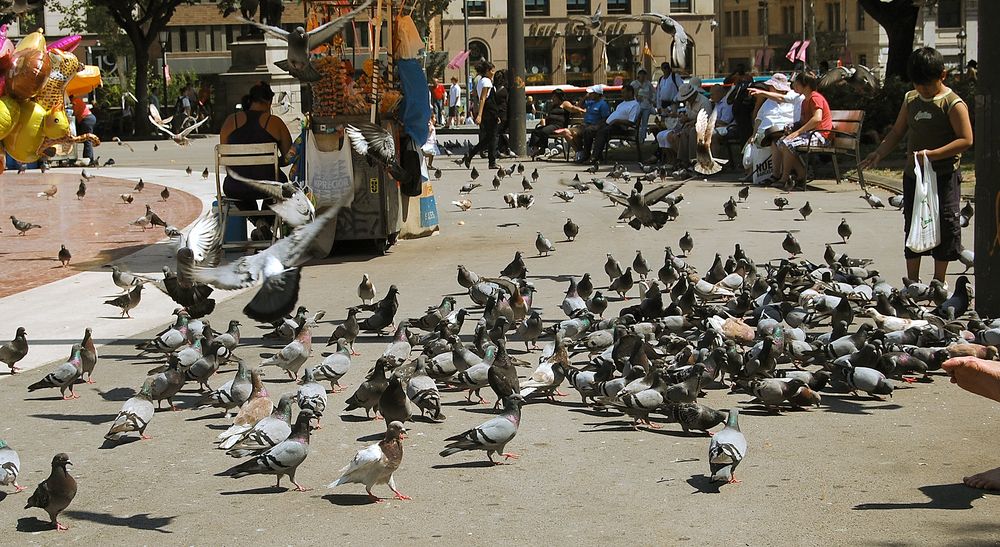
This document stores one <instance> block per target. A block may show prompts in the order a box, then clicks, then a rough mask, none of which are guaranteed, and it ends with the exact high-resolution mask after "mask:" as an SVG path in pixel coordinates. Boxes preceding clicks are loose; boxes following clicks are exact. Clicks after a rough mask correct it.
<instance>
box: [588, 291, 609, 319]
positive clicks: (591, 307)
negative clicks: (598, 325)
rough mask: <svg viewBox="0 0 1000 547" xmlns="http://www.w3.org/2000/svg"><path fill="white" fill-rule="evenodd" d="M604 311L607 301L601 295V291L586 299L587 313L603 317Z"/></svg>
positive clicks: (606, 307)
mask: <svg viewBox="0 0 1000 547" xmlns="http://www.w3.org/2000/svg"><path fill="white" fill-rule="evenodd" d="M606 309H608V299H607V298H605V297H604V295H603V294H601V291H597V292H595V293H594V295H593V296H592V297H590V298H588V299H587V311H589V312H590V313H593V314H595V315H597V316H599V317H603V316H604V310H606Z"/></svg>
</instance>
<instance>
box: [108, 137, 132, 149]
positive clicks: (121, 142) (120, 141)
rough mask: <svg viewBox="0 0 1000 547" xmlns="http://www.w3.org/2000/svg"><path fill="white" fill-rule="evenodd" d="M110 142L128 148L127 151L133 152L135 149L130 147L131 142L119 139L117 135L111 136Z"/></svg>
mask: <svg viewBox="0 0 1000 547" xmlns="http://www.w3.org/2000/svg"><path fill="white" fill-rule="evenodd" d="M111 142H113V143H115V144H117V145H118V146H124V147H125V148H128V151H129V152H135V149H134V148H132V145H131V144H129V143H127V142H125V141H123V140H121V139H120V138H118V137H112V138H111Z"/></svg>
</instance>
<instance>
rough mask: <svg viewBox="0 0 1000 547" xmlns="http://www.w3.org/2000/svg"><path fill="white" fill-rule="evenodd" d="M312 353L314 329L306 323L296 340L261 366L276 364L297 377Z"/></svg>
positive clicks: (293, 376)
mask: <svg viewBox="0 0 1000 547" xmlns="http://www.w3.org/2000/svg"><path fill="white" fill-rule="evenodd" d="M310 355H312V331H311V330H310V328H309V325H308V324H306V325H302V327H301V329H300V330H299V333H298V334H297V335H296V337H295V339H294V340H292V341H291V342H289V343H288V344H287V345H286V346H285V347H283V348H281V351H280V352H278V353H277V354H276V355H274V356H272V357H270V358H268V359H265V360H264V361H263V362H261V364H260V366H262V367H266V366H276V367H278V368H280V369H282V370H284V371H285V374H288V377H289V378H292V379H295V377H296V376H297V375H298V373H299V369H300V368H301V367H302V365H304V364H305V362H306V360H307V359H309V356H310Z"/></svg>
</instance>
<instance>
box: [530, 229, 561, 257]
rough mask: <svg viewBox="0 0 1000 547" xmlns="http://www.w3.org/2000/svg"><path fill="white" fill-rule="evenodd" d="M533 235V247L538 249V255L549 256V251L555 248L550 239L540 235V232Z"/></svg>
mask: <svg viewBox="0 0 1000 547" xmlns="http://www.w3.org/2000/svg"><path fill="white" fill-rule="evenodd" d="M537 234H538V235H537V236H536V237H535V249H538V256H549V253H551V252H552V251H554V250H556V247H555V245H553V244H552V240H550V239H549V238H547V237H545V236H543V235H542V232H537Z"/></svg>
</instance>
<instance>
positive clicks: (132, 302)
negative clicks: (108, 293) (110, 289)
mask: <svg viewBox="0 0 1000 547" xmlns="http://www.w3.org/2000/svg"><path fill="white" fill-rule="evenodd" d="M140 300H142V283H141V282H140V283H138V284H136V286H135V288H134V289H132V290H131V291H129V292H128V293H127V294H123V295H121V296H119V297H118V298H112V299H111V300H105V301H104V303H105V304H108V305H110V306H115V307H118V308H121V310H122V314H121V316H122V317H128V318H129V319H131V318H132V315H131V314H130V313H129V312H130V311H132V310H133V309H135V307H136V306H138V305H139V301H140Z"/></svg>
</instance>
